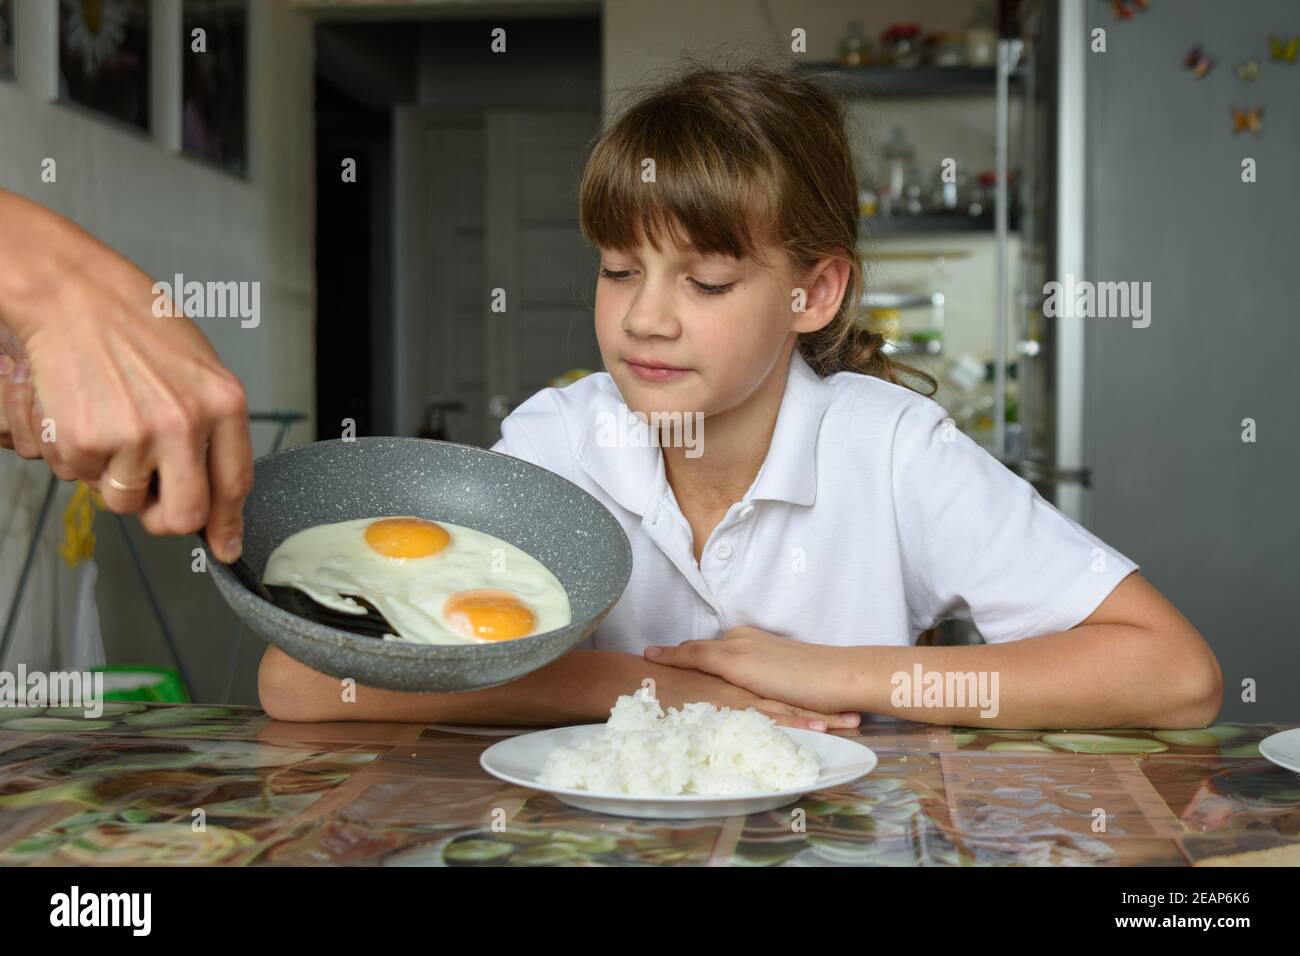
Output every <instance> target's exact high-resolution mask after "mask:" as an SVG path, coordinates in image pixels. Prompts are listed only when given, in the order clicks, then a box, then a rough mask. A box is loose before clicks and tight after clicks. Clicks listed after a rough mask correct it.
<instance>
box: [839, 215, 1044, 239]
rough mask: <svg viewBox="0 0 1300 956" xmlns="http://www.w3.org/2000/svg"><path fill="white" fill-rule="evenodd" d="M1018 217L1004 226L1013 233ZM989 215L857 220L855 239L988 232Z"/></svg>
mask: <svg viewBox="0 0 1300 956" xmlns="http://www.w3.org/2000/svg"><path fill="white" fill-rule="evenodd" d="M1018 220H1019V217H1018V216H1015V215H1012V216H1011V217H1010V218H1009V220H1008V222H1007V226H1008V228H1009V229H1010V230H1011V231H1012V232H1015V231H1016V229H1017V227H1018V226H1019V221H1018ZM992 231H993V213H992V212H986V213H982V214H981V215H978V216H968V215H965V214H964V213H956V212H936V213H921V214H920V215H915V216H912V215H899V216H890V217H888V218H886V217H884V216H875V217H872V218H871V219H860V220H858V235H859V237H861V238H863V239H883V238H888V237H890V236H916V235H928V234H931V233H939V232H990V233H991V232H992Z"/></svg>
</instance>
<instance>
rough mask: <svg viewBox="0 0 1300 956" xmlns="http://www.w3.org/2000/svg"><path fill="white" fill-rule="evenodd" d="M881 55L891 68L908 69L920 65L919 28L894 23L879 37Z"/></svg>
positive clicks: (912, 24) (910, 24)
mask: <svg viewBox="0 0 1300 956" xmlns="http://www.w3.org/2000/svg"><path fill="white" fill-rule="evenodd" d="M880 46H881V54H882V56H883V57H884V58H885V60H886V62H887V63H889V65H891V66H896V67H902V68H906V69H910V68H911V67H914V66H920V65H921V27H920V26H919V25H917V24H915V23H895V24H892V25H890V27H889V29H888V30H886V31H885V32H884V33H883V34H881V36H880Z"/></svg>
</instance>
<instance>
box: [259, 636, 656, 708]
mask: <svg viewBox="0 0 1300 956" xmlns="http://www.w3.org/2000/svg"><path fill="white" fill-rule="evenodd" d="M645 672H646V664H645V662H644V661H643V660H642V659H641V658H640V657H639V656H637V655H635V654H623V653H619V652H616V651H594V650H592V651H589V650H575V651H570V652H569V653H567V654H565V655H564V656H562V657H560V658H558V659H557V660H555V661H554V662H552V663H550V664H548V665H547V666H545V667H542V668H539V669H538V670H535V671H533V672H532V673H530V674H526V675H525V676H523V677H521V678H519V679H518V680H515V681H511V682H510V683H509V684H503V685H502V686H500V687H489V688H487V689H486V690H476V691H470V692H468V693H463V694H420V693H414V692H410V691H391V690H379V689H378V688H373V687H364V686H357V687H356V688H355V693H354V695H352V696H355V700H349V699H348V695H345V694H344V688H343V684H342V681H340V680H339V679H338V678H336V677H330V676H329V675H327V674H322V673H320V672H319V671H315V670H312V669H311V668H310V667H307V666H306V665H305V664H301V663H299V662H298V661H296V660H294V659H293V658H291V657H289V656H288V655H287V654H285V653H283V652H282V651H279V650H277V649H276V648H274V647H272V648H268V649H267V652H266V655H265V656H264V657H263V658H262V667H261V671H260V673H259V675H258V692H259V694H260V696H261V700H262V708H263V709H264V710H265V711H266V712H267V713H268V714H269V715H270V716H272V717H274V718H276V719H278V720H296V721H323V720H381V721H393V722H398V723H402V722H416V723H419V722H437V723H456V724H487V725H492V724H501V725H509V726H532V725H542V724H556V725H560V724H575V723H584V722H592V721H603V720H605V719H606V718H608V717H609V709H610V707H611V706H613V703H614V701H615V700H616V699H617V698H618V696H619V695H620V694H628V693H631V692H632V691H633V690H635V689H636V687H637V686H638V685H639V683H640V681H641V679H642V677H644V676H645Z"/></svg>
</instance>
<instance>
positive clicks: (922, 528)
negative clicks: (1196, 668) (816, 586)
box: [892, 401, 1138, 643]
mask: <svg viewBox="0 0 1300 956" xmlns="http://www.w3.org/2000/svg"><path fill="white" fill-rule="evenodd" d="M893 456H894V457H893V461H892V472H893V480H894V502H895V510H896V513H897V515H898V531H899V539H900V540H899V548H900V552H901V554H902V555H903V566H904V568H903V570H904V581H905V586H906V588H907V591H908V594H907V600H908V606H909V608H910V610H911V613H912V616H913V619H914V621H915V622H916V623H917V626H918V629H919V630H925V629H927V628H929V627H933V626H934V625H935V624H937V623H939V622H940V621H943V620H946V619H949V618H960V619H962V620H969V621H973V622H974V624H975V626H976V627H977V628H978V629H979V632H980V634H981V635H982V636H983V637H984V639H985V640H986V641H987V642H989V643H997V642H1000V641H1014V640H1020V639H1022V638H1026V637H1036V636H1039V635H1042V634H1053V633H1056V632H1059V631H1066V630H1069V629H1070V628H1072V627H1074V626H1075V625H1077V624H1079V623H1080V622H1081V621H1083V620H1084V619H1086V618H1087V617H1088V615H1090V614H1091V613H1092V612H1093V611H1095V610H1096V609H1097V607H1098V606H1099V605H1100V604H1101V602H1102V601H1103V600H1105V598H1106V596H1107V595H1108V594H1110V592H1111V591H1112V590H1114V588H1115V586H1116V585H1117V584H1119V582H1120V581H1122V580H1123V579H1124V578H1125V577H1127V576H1128V575H1129V574H1130V573H1132V572H1133V571H1135V570H1137V568H1138V565H1137V564H1135V563H1134V562H1133V561H1131V560H1129V558H1127V557H1125V556H1124V555H1123V554H1121V553H1120V552H1118V551H1116V550H1115V549H1114V548H1111V547H1110V546H1108V545H1107V544H1106V543H1105V542H1104V541H1102V540H1101V539H1100V538H1097V537H1096V536H1095V535H1093V534H1091V533H1090V532H1089V531H1087V530H1086V529H1085V528H1083V527H1082V526H1080V525H1079V524H1077V523H1075V522H1074V521H1072V520H1071V519H1070V518H1068V517H1066V516H1065V515H1063V514H1062V513H1061V512H1060V511H1058V510H1057V509H1056V508H1054V507H1053V506H1052V505H1050V504H1048V502H1047V501H1046V500H1045V499H1044V498H1043V497H1042V496H1041V495H1040V494H1039V493H1038V492H1037V491H1036V490H1035V489H1034V487H1033V486H1032V485H1031V484H1029V482H1027V481H1025V480H1024V479H1023V478H1021V477H1019V476H1018V475H1016V474H1014V473H1012V472H1011V471H1009V470H1008V469H1007V468H1006V467H1005V466H1003V465H1002V464H1001V463H1000V462H998V461H997V459H995V458H994V457H993V456H992V455H990V454H989V453H988V452H986V451H985V450H984V449H983V448H981V447H980V446H979V445H978V444H976V443H975V442H974V441H973V440H971V438H970V437H968V436H967V435H965V434H964V433H963V432H961V431H960V430H959V429H958V428H957V427H956V425H955V423H953V422H952V421H951V419H950V418H949V417H948V414H947V412H946V411H945V410H944V409H943V408H942V406H940V405H938V404H936V403H934V402H931V401H924V402H916V403H914V404H909V406H908V407H907V408H906V409H905V410H904V411H903V412H902V414H901V415H900V417H899V420H898V425H897V430H896V432H895V435H894V448H893Z"/></svg>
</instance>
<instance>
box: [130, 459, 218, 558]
mask: <svg viewBox="0 0 1300 956" xmlns="http://www.w3.org/2000/svg"><path fill="white" fill-rule="evenodd" d="M204 451H205V449H204V445H203V444H202V443H200V442H195V441H194V440H193V436H181V435H173V436H172V437H170V438H169V439H168V440H167V444H166V445H165V446H164V447H163V448H162V449H161V450H160V451H159V454H158V466H157V467H158V497H157V498H156V499H154V500H152V501H149V502H148V503H147V504H146V505H145V506H144V508H142V509H141V511H140V523H141V524H142V525H144V526H145V528H146V530H148V531H149V532H150V533H152V534H191V533H193V532H195V531H198V530H199V529H200V528H202V527H203V526H204V525H205V524H207V521H208V509H209V505H210V503H211V498H210V496H209V491H208V466H207V461H206V459H205V457H204Z"/></svg>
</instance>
